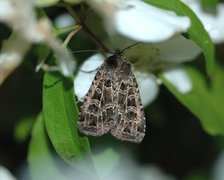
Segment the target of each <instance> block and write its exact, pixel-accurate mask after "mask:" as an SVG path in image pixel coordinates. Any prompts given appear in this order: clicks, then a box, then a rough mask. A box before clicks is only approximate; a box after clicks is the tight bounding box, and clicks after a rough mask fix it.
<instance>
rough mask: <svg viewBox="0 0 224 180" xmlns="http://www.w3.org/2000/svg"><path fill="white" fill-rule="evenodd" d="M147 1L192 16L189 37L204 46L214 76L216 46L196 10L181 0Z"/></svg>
mask: <svg viewBox="0 0 224 180" xmlns="http://www.w3.org/2000/svg"><path fill="white" fill-rule="evenodd" d="M145 2H147V3H150V4H152V5H155V6H157V7H161V8H163V9H167V10H171V11H174V12H176V13H177V14H178V15H182V16H188V17H189V18H190V20H191V27H190V28H189V29H188V34H189V37H190V39H192V40H193V41H195V42H196V43H197V44H198V45H199V46H200V47H201V48H202V51H203V53H204V55H205V58H206V68H207V72H208V73H209V75H211V76H212V75H213V73H214V71H215V54H214V53H215V47H214V44H213V42H212V40H211V38H210V36H209V35H208V33H207V32H206V30H205V29H204V27H203V25H202V23H201V21H200V20H199V19H198V18H197V16H196V15H195V14H194V12H193V11H192V10H191V9H190V8H189V7H188V6H186V5H185V4H184V3H182V2H181V1H180V0H169V1H167V0H156V1H155V0H145Z"/></svg>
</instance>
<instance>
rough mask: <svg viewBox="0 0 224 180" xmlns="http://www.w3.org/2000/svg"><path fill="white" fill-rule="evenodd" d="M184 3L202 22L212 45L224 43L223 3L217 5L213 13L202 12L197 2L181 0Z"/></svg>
mask: <svg viewBox="0 0 224 180" xmlns="http://www.w3.org/2000/svg"><path fill="white" fill-rule="evenodd" d="M182 1H183V2H185V3H186V4H187V5H188V6H189V7H190V8H191V9H192V10H193V11H194V13H195V14H196V15H197V16H198V18H199V19H200V20H201V21H202V23H203V25H204V28H205V29H206V31H207V32H208V33H209V35H210V37H211V39H212V40H213V42H214V43H223V42H224V33H223V31H224V23H223V19H224V3H219V4H218V5H217V7H216V11H215V12H206V11H203V9H202V7H201V6H200V2H199V1H195V0H191V1H187V0H182Z"/></svg>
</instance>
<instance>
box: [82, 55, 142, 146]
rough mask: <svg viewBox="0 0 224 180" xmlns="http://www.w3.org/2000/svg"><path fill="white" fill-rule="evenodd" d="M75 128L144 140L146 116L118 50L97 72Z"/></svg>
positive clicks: (128, 64)
mask: <svg viewBox="0 0 224 180" xmlns="http://www.w3.org/2000/svg"><path fill="white" fill-rule="evenodd" d="M78 129H79V131H80V132H81V133H83V134H86V135H91V136H101V135H103V134H105V133H108V132H110V133H111V134H112V135H113V136H114V137H116V138H117V139H120V140H123V141H130V142H135V143H140V142H141V141H142V140H143V138H144V136H145V115H144V110H143V105H142V102H141V98H140V95H139V90H138V84H137V82H136V78H135V76H134V74H133V73H132V71H131V64H130V63H128V62H127V60H126V58H125V57H124V56H123V55H122V53H121V52H117V53H115V54H114V55H112V56H110V57H108V58H107V59H106V60H105V62H104V63H103V64H102V65H101V67H100V68H99V70H98V72H97V73H96V75H95V78H94V80H93V82H92V85H91V87H90V89H89V91H88V93H87V94H86V95H85V98H84V102H83V105H82V106H81V110H80V116H79V121H78Z"/></svg>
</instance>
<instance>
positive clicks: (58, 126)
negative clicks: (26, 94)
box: [43, 73, 93, 171]
mask: <svg viewBox="0 0 224 180" xmlns="http://www.w3.org/2000/svg"><path fill="white" fill-rule="evenodd" d="M43 112H44V121H45V124H46V128H47V133H48V135H49V137H50V140H51V142H52V144H53V146H54V148H55V150H56V152H57V153H58V154H59V155H60V156H61V157H62V158H63V159H64V160H65V161H66V162H67V163H68V164H70V165H71V166H73V167H76V168H78V169H81V170H85V171H90V170H91V169H93V162H92V160H91V156H90V146H89V142H88V139H87V138H86V137H80V136H79V134H78V132H77V125H76V121H77V119H78V109H77V106H76V103H75V102H74V94H73V82H72V80H71V79H68V78H65V77H63V76H61V75H60V74H59V73H45V76H44V83H43Z"/></svg>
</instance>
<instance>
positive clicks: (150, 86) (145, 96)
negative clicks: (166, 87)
mask: <svg viewBox="0 0 224 180" xmlns="http://www.w3.org/2000/svg"><path fill="white" fill-rule="evenodd" d="M134 74H135V76H136V80H137V83H138V88H139V92H140V97H141V100H142V104H143V106H144V107H146V106H147V105H149V104H150V103H151V102H152V101H154V100H155V98H156V97H157V95H158V93H159V86H158V84H157V83H156V78H155V76H154V75H152V74H145V73H141V72H135V71H134Z"/></svg>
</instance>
